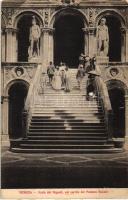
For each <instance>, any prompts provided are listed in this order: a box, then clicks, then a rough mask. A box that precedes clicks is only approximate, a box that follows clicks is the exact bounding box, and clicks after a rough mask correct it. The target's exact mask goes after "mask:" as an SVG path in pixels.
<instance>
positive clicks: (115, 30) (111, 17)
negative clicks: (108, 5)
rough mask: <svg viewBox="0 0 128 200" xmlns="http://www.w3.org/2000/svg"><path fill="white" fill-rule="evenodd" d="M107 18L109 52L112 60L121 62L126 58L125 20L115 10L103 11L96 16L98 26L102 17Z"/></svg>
mask: <svg viewBox="0 0 128 200" xmlns="http://www.w3.org/2000/svg"><path fill="white" fill-rule="evenodd" d="M103 17H104V18H106V25H107V26H108V30H109V52H108V57H109V61H110V62H121V61H124V60H125V58H124V57H125V56H124V54H125V52H124V49H125V43H124V41H125V39H124V32H123V29H122V28H124V27H125V20H124V19H123V17H122V16H121V15H120V14H118V13H117V12H115V11H113V10H106V11H104V12H101V13H100V14H99V15H98V16H97V18H96V26H98V24H99V22H100V20H101V18H103Z"/></svg>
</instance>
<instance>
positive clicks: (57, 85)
mask: <svg viewBox="0 0 128 200" xmlns="http://www.w3.org/2000/svg"><path fill="white" fill-rule="evenodd" d="M52 87H53V89H55V90H61V73H60V70H59V67H56V70H55V72H54V77H53V80H52Z"/></svg>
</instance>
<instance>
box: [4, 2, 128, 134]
mask: <svg viewBox="0 0 128 200" xmlns="http://www.w3.org/2000/svg"><path fill="white" fill-rule="evenodd" d="M66 13H70V14H72V15H79V16H80V17H81V18H82V19H83V22H84V27H83V32H84V37H85V49H84V51H85V53H86V54H88V55H89V56H90V57H93V56H97V44H96V28H97V26H98V24H99V21H100V20H101V18H102V17H106V16H108V17H109V16H111V17H112V16H114V17H115V18H117V19H118V21H119V22H120V34H121V50H120V51H121V61H120V62H107V63H103V62H104V60H103V59H102V58H101V60H100V62H99V63H98V65H99V68H100V71H101V78H102V79H103V81H104V83H105V84H106V85H107V83H108V82H109V81H111V82H113V81H117V82H118V84H117V85H118V86H117V87H119V86H120V87H123V88H124V90H125V103H126V104H125V106H126V108H125V118H126V128H125V130H126V133H125V135H126V136H127V137H128V6H127V3H126V1H123V0H122V1H121V0H117V1H114V0H111V1H101V0H99V1H86V0H75V1H71V0H64V1H61V0H49V1H46V0H41V1H40V0H19V1H15V0H13V1H9V0H5V1H3V2H2V18H1V21H2V23H1V24H2V33H1V42H2V71H1V72H2V96H3V107H2V110H3V113H4V114H3V125H2V128H3V134H4V135H8V90H9V87H10V86H11V85H12V84H13V83H14V82H16V81H23V82H25V83H27V84H28V85H31V83H32V82H33V78H34V75H35V72H36V67H37V63H29V62H26V63H24V62H23V63H21V62H18V36H17V35H18V31H19V29H18V22H19V20H20V19H21V18H22V17H23V16H25V15H26V14H29V15H31V16H32V15H35V16H36V17H37V19H38V21H39V24H40V28H41V38H40V57H41V60H40V62H41V63H42V66H43V68H46V66H47V65H48V63H49V62H50V61H54V31H55V28H54V22H55V20H56V18H58V17H59V16H61V15H65V14H66ZM17 67H19V68H21V71H23V73H22V74H21V75H20V76H18V75H17V74H16V72H15V70H16V68H17ZM113 69H117V70H115V71H117V73H116V74H115V75H112V73H111V70H113ZM42 70H43V69H42Z"/></svg>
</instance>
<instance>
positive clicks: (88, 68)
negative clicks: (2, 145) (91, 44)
mask: <svg viewBox="0 0 128 200" xmlns="http://www.w3.org/2000/svg"><path fill="white" fill-rule="evenodd" d="M84 70H85V73H88V72H89V71H91V70H92V66H91V58H90V57H89V56H86V57H85V66H84Z"/></svg>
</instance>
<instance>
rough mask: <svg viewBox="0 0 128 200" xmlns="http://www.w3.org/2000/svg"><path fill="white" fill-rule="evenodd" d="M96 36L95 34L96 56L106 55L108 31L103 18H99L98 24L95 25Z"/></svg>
mask: <svg viewBox="0 0 128 200" xmlns="http://www.w3.org/2000/svg"><path fill="white" fill-rule="evenodd" d="M96 36H97V46H98V56H107V55H108V49H109V33H108V27H107V25H106V19H105V18H102V19H101V21H100V24H99V26H98V27H97V32H96Z"/></svg>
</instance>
